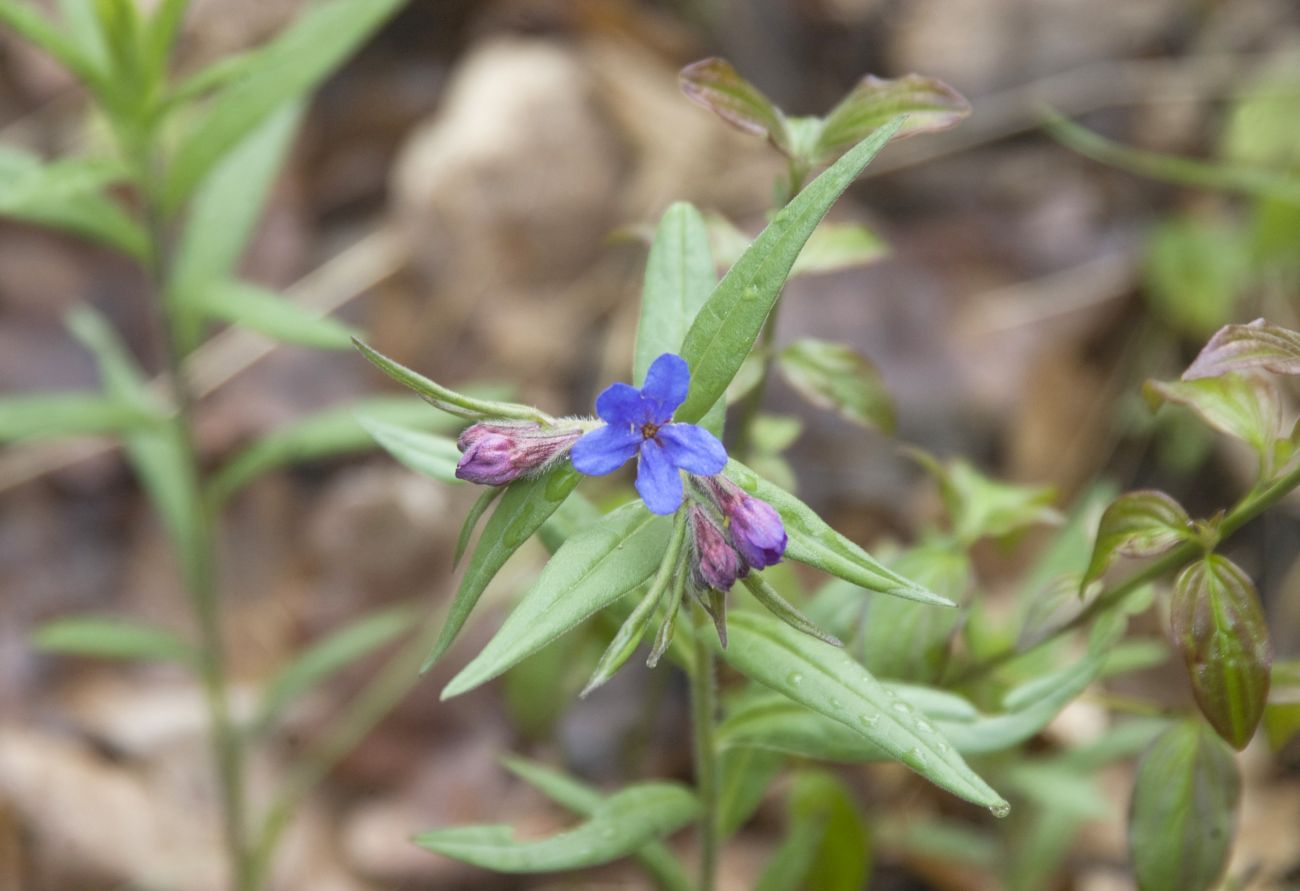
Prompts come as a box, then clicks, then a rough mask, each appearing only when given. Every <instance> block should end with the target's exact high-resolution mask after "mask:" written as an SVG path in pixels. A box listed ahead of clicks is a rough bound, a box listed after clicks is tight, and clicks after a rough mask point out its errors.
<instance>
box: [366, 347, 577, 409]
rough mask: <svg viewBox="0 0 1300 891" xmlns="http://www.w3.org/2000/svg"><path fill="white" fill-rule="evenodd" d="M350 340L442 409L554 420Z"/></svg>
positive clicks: (388, 373) (425, 398) (402, 383)
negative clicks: (459, 388) (449, 383)
mask: <svg viewBox="0 0 1300 891" xmlns="http://www.w3.org/2000/svg"><path fill="white" fill-rule="evenodd" d="M352 342H353V344H355V345H356V348H357V349H359V350H361V353H362V355H364V356H365V357H366V358H367V359H369V360H370V361H371V363H372V364H374V366H375V367H376V368H378V369H379V370H380V371H382V372H383V373H384V374H386V375H388V376H389V377H391V378H392V379H393V380H395V381H397V382H398V383H399V384H401V385H402V386H404V387H409V388H411V389H412V390H414V391H415V392H416V393H419V394H420V396H421V397H422V398H423V399H424V400H425V401H426V402H428V403H429V404H431V405H433V406H434V407H436V408H439V409H441V410H442V411H445V412H449V413H451V414H453V415H459V416H461V417H463V418H469V419H471V420H475V421H478V420H483V419H485V418H490V419H497V420H500V419H502V418H511V419H514V420H517V421H534V422H536V423H538V424H552V423H554V420H555V419H554V418H552V417H551V416H550V415H548V414H546V413H544V412H541V411H538V410H537V409H535V408H533V407H532V406H529V405H519V404H517V403H514V402H493V401H491V400H487V399H477V398H475V397H473V396H469V395H466V394H464V393H457V392H456V391H455V390H450V389H448V388H447V387H444V386H442V385H440V384H435V383H434V382H433V381H431V380H429V379H428V378H427V377H425V376H424V375H422V374H419V373H417V372H414V371H412V370H411V369H409V368H407V367H406V366H405V365H401V364H399V363H397V362H394V361H393V360H392V359H390V358H388V357H387V356H385V355H384V354H383V353H380V352H378V351H377V350H374V349H372V348H371V347H369V346H367V345H366V344H365V343H362V342H361V341H360V340H357V339H355V338H353V341H352Z"/></svg>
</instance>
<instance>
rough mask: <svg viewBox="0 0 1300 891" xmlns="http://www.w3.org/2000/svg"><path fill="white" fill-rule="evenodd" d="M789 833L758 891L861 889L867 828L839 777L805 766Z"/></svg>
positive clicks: (866, 868)
mask: <svg viewBox="0 0 1300 891" xmlns="http://www.w3.org/2000/svg"><path fill="white" fill-rule="evenodd" d="M789 826H790V829H789V835H788V836H787V837H786V840H785V842H783V843H782V845H781V847H780V848H779V849H777V852H776V853H775V854H773V855H772V857H771V858H770V859H769V860H768V862H767V866H766V867H765V869H764V871H763V875H762V876H761V877H760V878H759V882H758V884H757V885H756V886H755V891H799V889H801V888H816V889H817V891H861V889H862V888H864V887H866V884H867V874H868V873H869V872H870V868H871V858H870V853H869V846H868V842H867V827H866V825H865V824H864V823H863V822H862V818H861V817H860V816H859V815H858V808H857V805H856V804H855V803H854V801H853V797H852V796H851V795H850V794H849V792H848V790H847V789H845V787H844V784H843V783H842V782H841V781H840V780H838V779H837V778H836V777H835V776H834V775H832V774H829V773H826V772H825V771H818V770H801V771H799V772H798V773H796V774H795V776H794V782H793V784H792V786H791V788H790V815H789Z"/></svg>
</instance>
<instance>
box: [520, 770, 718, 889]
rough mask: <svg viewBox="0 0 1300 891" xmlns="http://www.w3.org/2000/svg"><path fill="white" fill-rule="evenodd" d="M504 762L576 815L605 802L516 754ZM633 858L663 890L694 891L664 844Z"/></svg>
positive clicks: (571, 780)
mask: <svg viewBox="0 0 1300 891" xmlns="http://www.w3.org/2000/svg"><path fill="white" fill-rule="evenodd" d="M501 761H502V763H503V764H504V765H505V766H506V768H507V769H508V770H509V771H510V772H511V773H513V774H514V775H515V776H517V777H519V778H520V779H521V780H523V781H524V782H526V783H528V785H530V786H532V787H533V788H535V789H537V790H538V791H540V792H541V793H542V794H543V795H545V796H547V797H548V798H550V799H551V800H552V801H554V802H556V803H557V804H559V805H561V806H562V807H565V808H567V809H568V810H571V811H573V812H574V813H575V814H579V815H581V816H584V817H589V816H591V815H592V814H593V813H595V811H596V809H597V808H598V807H600V804H601V802H602V801H603V800H604V796H603V795H601V793H599V792H598V791H596V790H595V789H593V788H591V787H590V786H588V785H586V784H585V783H582V782H579V781H578V780H576V779H574V778H573V777H571V776H568V775H567V774H563V773H560V772H559V771H556V770H551V769H550V768H547V767H543V766H542V765H540V764H537V763H536V762H533V761H527V760H525V759H523V758H516V757H514V756H512V755H507V756H505V757H504V758H502V759H501ZM632 856H633V857H635V858H636V859H637V861H638V862H640V864H641V866H642V868H644V869H645V871H646V873H647V874H648V875H649V876H650V878H651V879H653V880H654V882H655V884H656V885H657V886H658V887H659V888H661V889H663V891H693V889H694V887H695V886H694V885H693V884H692V883H691V880H690V877H689V876H687V875H686V873H685V871H683V869H682V867H681V865H680V864H678V862H677V858H676V857H675V856H674V855H673V853H672V851H670V850H668V848H667V847H666V846H664V844H663V843H662V842H657V841H656V842H650V843H648V844H646V845H645V846H644V847H642V848H641V849H640V850H638V851H637V852H636V853H635V854H633V855H632Z"/></svg>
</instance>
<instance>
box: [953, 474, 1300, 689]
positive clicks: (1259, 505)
mask: <svg viewBox="0 0 1300 891" xmlns="http://www.w3.org/2000/svg"><path fill="white" fill-rule="evenodd" d="M1297 486H1300V464H1297V465H1296V466H1295V467H1293V468H1292V469H1291V470H1290V471H1289V472H1288V473H1286V474H1284V475H1283V476H1281V477H1278V479H1276V480H1275V481H1273V482H1272V483H1269V484H1268V485H1265V486H1263V487H1257V488H1256V489H1255V490H1253V491H1252V492H1251V493H1250V494H1248V495H1247V496H1246V497H1245V498H1243V499H1242V500H1241V501H1240V502H1238V503H1237V506H1236V507H1234V508H1233V509H1232V512H1231V513H1229V514H1228V515H1227V516H1226V517H1224V518H1223V521H1222V522H1220V523H1219V524H1218V533H1219V541H1223V540H1224V539H1226V538H1228V537H1229V536H1230V535H1232V534H1233V533H1234V532H1236V531H1237V530H1238V529H1240V528H1241V527H1242V526H1245V525H1246V524H1247V523H1249V522H1250V521H1251V520H1253V519H1255V518H1256V517H1257V516H1259V515H1260V514H1262V513H1263V512H1264V511H1266V510H1268V509H1269V508H1270V507H1272V506H1273V505H1274V504H1276V503H1277V502H1279V501H1281V500H1282V499H1283V498H1285V497H1286V496H1287V495H1289V494H1290V493H1291V492H1292V490H1294V489H1295V488H1296V487H1297ZM1205 551H1206V548H1205V546H1204V545H1203V544H1202V543H1201V542H1199V541H1185V542H1183V543H1182V544H1180V545H1178V547H1176V548H1174V549H1173V550H1171V551H1169V552H1168V553H1166V554H1164V555H1162V556H1161V557H1160V558H1159V559H1157V560H1153V561H1152V562H1151V563H1148V564H1147V565H1146V566H1144V567H1143V568H1142V569H1140V570H1138V571H1137V572H1135V573H1133V575H1131V576H1129V577H1128V578H1127V579H1125V580H1124V581H1123V582H1121V583H1120V584H1118V585H1116V586H1115V587H1114V588H1112V589H1110V590H1109V591H1106V592H1104V593H1103V594H1101V596H1099V597H1098V598H1097V599H1096V600H1094V601H1093V602H1092V603H1090V604H1088V606H1087V608H1085V609H1084V610H1083V611H1082V612H1080V613H1079V614H1078V615H1077V616H1075V617H1074V618H1073V619H1071V620H1070V621H1068V622H1066V623H1065V624H1064V625H1062V626H1060V627H1059V628H1057V629H1055V630H1054V631H1053V632H1052V633H1051V634H1049V635H1047V636H1046V637H1044V638H1043V639H1042V640H1039V641H1037V642H1035V643H1034V644H1033V645H1032V646H1029V647H1026V648H1025V649H1023V650H1019V649H1015V648H1014V647H1013V648H1009V649H1006V650H1003V651H1002V652H1000V653H996V654H994V655H993V656H990V657H989V658H987V659H985V660H984V661H983V662H980V663H978V664H976V665H973V666H971V667H970V668H968V669H967V670H966V671H964V672H962V673H961V674H960V675H958V676H957V678H956V679H955V680H954V684H956V685H962V684H968V683H970V682H971V681H975V680H978V679H980V678H982V677H984V676H986V675H988V674H989V673H990V672H993V671H996V670H997V669H999V668H1001V667H1002V666H1004V665H1006V664H1007V663H1008V662H1012V661H1014V660H1015V659H1018V658H1020V657H1021V656H1024V655H1026V654H1028V653H1032V652H1034V651H1035V650H1038V649H1039V648H1041V647H1044V646H1046V645H1047V644H1049V643H1051V642H1052V641H1055V640H1058V639H1060V638H1061V637H1063V636H1064V635H1066V634H1069V633H1070V632H1072V631H1077V630H1079V629H1080V628H1084V627H1086V626H1087V624H1088V623H1089V622H1091V621H1092V620H1093V619H1095V618H1096V617H1097V616H1099V615H1100V614H1102V613H1104V612H1105V611H1106V610H1108V609H1110V608H1111V607H1113V606H1115V605H1116V604H1117V603H1120V602H1121V601H1123V600H1124V598H1125V597H1127V596H1128V595H1130V594H1132V593H1133V592H1134V591H1136V590H1137V589H1138V588H1140V587H1142V586H1143V585H1145V584H1147V583H1149V582H1153V581H1155V580H1156V579H1158V578H1160V577H1161V576H1164V575H1166V574H1168V573H1171V572H1173V571H1174V570H1176V569H1180V568H1181V567H1183V566H1184V565H1186V564H1187V563H1190V562H1191V561H1192V560H1195V559H1197V558H1198V557H1200V556H1201V555H1202V554H1204V553H1205Z"/></svg>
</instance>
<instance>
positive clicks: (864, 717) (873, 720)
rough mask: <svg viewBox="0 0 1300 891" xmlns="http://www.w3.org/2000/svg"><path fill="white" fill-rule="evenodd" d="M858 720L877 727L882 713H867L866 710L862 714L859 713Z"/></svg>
mask: <svg viewBox="0 0 1300 891" xmlns="http://www.w3.org/2000/svg"><path fill="white" fill-rule="evenodd" d="M858 720H859V721H861V722H862V723H863V724H866V725H867V726H868V727H875V726H876V725H877V724H878V723H880V715H877V714H874V713H873V714H867V713H866V712H863V713H862V714H860V715H858Z"/></svg>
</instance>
